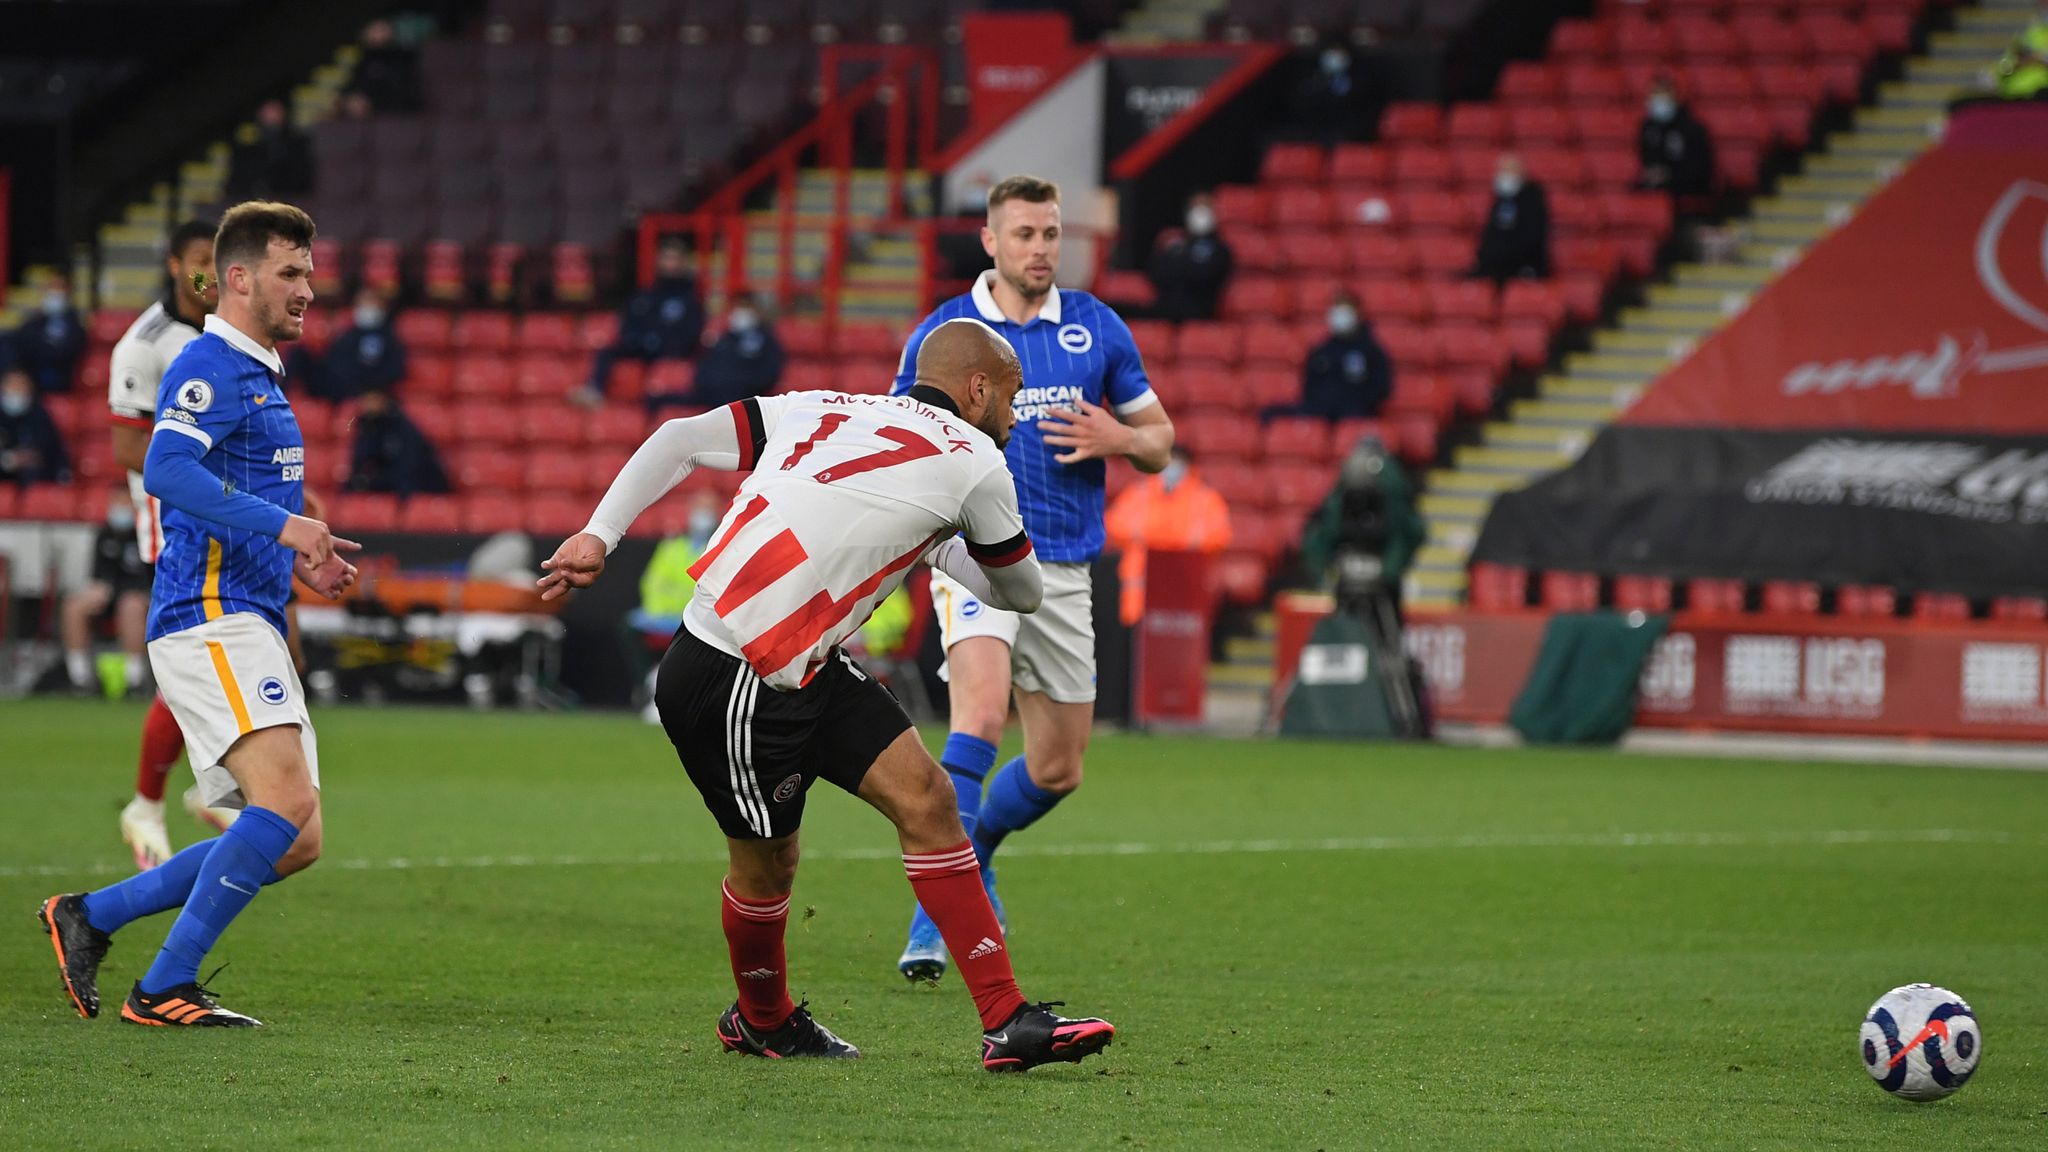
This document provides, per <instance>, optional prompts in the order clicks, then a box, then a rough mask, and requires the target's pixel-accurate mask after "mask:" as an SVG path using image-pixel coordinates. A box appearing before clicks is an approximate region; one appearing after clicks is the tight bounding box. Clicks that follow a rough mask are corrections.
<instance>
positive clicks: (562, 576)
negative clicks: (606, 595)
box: [535, 532, 604, 600]
mask: <svg viewBox="0 0 2048 1152" xmlns="http://www.w3.org/2000/svg"><path fill="white" fill-rule="evenodd" d="M540 566H541V568H542V569H543V570H544V571H546V572H547V575H545V576H542V577H541V578H540V579H539V580H537V581H535V583H537V584H539V585H540V598H541V599H543V600H557V599H560V598H561V597H563V596H567V595H568V594H569V589H571V588H588V587H590V586H591V585H592V584H595V583H596V582H597V576H598V573H600V572H603V571H604V541H602V540H599V539H598V538H597V537H595V536H592V535H591V534H590V533H588V532H578V533H577V534H575V535H574V536H571V537H569V538H568V539H567V540H564V541H562V546H561V547H560V548H557V549H555V554H554V555H553V556H550V557H548V558H547V559H546V560H543V561H541V564H540Z"/></svg>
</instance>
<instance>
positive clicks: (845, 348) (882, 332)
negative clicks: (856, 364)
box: [833, 324, 906, 375]
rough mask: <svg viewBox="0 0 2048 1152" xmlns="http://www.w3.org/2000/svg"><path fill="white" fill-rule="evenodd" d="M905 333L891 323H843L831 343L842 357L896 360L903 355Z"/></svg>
mask: <svg viewBox="0 0 2048 1152" xmlns="http://www.w3.org/2000/svg"><path fill="white" fill-rule="evenodd" d="M905 335H906V333H904V332H900V331H898V330H897V329H896V327H895V326H894V325H891V324H845V325H841V326H840V329H839V335H838V338H837V339H836V340H834V342H833V344H834V347H835V348H836V349H837V350H838V353H839V355H840V356H841V357H843V358H848V359H857V358H867V359H873V360H889V361H896V360H900V359H901V358H902V356H903V338H904V336H905ZM892 375H893V373H892Z"/></svg>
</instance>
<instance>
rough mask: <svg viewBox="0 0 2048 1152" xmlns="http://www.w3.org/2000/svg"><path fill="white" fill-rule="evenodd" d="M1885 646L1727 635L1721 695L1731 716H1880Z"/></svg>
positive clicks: (1838, 639) (1853, 640)
mask: <svg viewBox="0 0 2048 1152" xmlns="http://www.w3.org/2000/svg"><path fill="white" fill-rule="evenodd" d="M1884 669H1885V649H1884V641H1882V640H1876V639H1869V638H1862V637H1855V636H1812V637H1808V638H1807V639H1806V641H1805V642H1804V643H1803V644H1802V643H1801V642H1800V640H1799V639H1798V638H1797V637H1792V636H1730V637H1729V638H1728V646H1727V648H1726V650H1725V654H1724V656H1723V666H1722V670H1721V671H1722V692H1723V695H1724V696H1725V698H1726V699H1725V704H1726V707H1727V709H1728V711H1729V712H1730V713H1732V714H1735V715H1778V716H1824V717H1846V718H1870V717H1875V716H1879V715H1881V714H1882V713H1883V711H1884V686H1885V672H1884Z"/></svg>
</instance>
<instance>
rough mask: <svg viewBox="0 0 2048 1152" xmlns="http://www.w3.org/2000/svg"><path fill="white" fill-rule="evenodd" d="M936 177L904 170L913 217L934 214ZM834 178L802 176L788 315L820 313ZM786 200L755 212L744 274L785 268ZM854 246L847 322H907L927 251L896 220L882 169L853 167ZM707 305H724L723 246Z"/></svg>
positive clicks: (765, 279) (773, 275) (846, 276)
mask: <svg viewBox="0 0 2048 1152" xmlns="http://www.w3.org/2000/svg"><path fill="white" fill-rule="evenodd" d="M929 183H930V182H929V181H928V180H927V179H926V178H925V176H924V173H922V172H917V171H914V170H913V171H906V172H905V173H904V174H903V188H904V196H905V198H906V200H907V201H908V203H907V204H906V206H905V207H906V210H907V211H908V213H909V214H910V215H911V216H924V215H928V214H929V212H930V208H931V204H930V194H929V191H928V187H929ZM834 184H835V176H834V174H833V173H832V172H831V171H830V170H828V169H822V168H807V169H804V170H803V172H802V173H801V174H800V175H799V176H798V178H797V186H796V216H797V220H796V224H795V230H794V235H793V237H792V244H791V249H792V259H791V280H792V282H793V285H794V288H795V295H794V297H793V299H792V307H790V308H789V309H788V310H786V312H785V314H786V315H796V316H807V315H815V314H816V313H817V312H818V311H819V310H820V295H821V290H822V286H823V281H824V279H825V262H826V254H827V249H828V247H829V245H830V239H831V233H832V228H833V221H834V219H835V217H834V197H835V195H836V190H835V187H834ZM780 220H781V201H780V199H779V198H777V199H776V200H775V201H774V202H773V203H771V204H770V206H768V207H767V208H764V209H761V210H758V211H754V212H749V213H748V214H747V220H746V230H747V233H746V235H747V258H746V275H745V279H746V280H748V281H749V282H750V283H753V284H757V285H766V284H772V283H774V282H775V281H776V280H778V279H779V278H780V276H781V271H782V255H781V253H782V244H781V231H780ZM847 220H848V224H849V232H850V236H849V247H850V251H849V254H848V259H847V262H846V266H845V267H844V268H843V269H842V271H841V275H842V277H843V284H844V287H843V289H842V290H841V292H840V297H839V310H840V318H841V320H842V322H847V323H888V324H898V325H902V326H905V327H907V326H908V325H910V324H911V323H912V322H914V321H915V320H916V319H917V318H918V315H919V308H920V305H921V304H922V293H923V287H924V286H923V281H922V275H921V268H922V260H923V254H922V253H923V250H922V248H921V247H920V245H919V242H918V239H917V237H916V235H915V234H914V233H912V232H910V231H909V230H908V229H907V228H906V227H904V226H902V225H901V224H900V223H891V222H890V211H889V176H888V173H887V172H886V171H884V170H881V169H875V168H859V169H855V170H854V171H853V173H852V177H851V181H850V187H849V189H848V198H847ZM710 267H711V275H710V277H709V278H708V281H707V283H708V287H709V291H708V292H707V298H706V304H707V306H708V307H709V308H710V309H711V310H712V311H713V312H714V313H716V312H718V311H719V310H720V309H722V307H723V305H724V293H723V285H724V284H725V282H726V276H725V271H726V258H725V253H724V252H723V251H720V252H719V253H718V254H717V255H715V256H713V257H712V259H711V262H710Z"/></svg>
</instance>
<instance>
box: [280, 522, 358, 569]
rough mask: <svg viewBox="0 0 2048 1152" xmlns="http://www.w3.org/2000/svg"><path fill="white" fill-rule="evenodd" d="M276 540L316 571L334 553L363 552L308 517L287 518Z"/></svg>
mask: <svg viewBox="0 0 2048 1152" xmlns="http://www.w3.org/2000/svg"><path fill="white" fill-rule="evenodd" d="M277 540H278V543H280V544H283V545H284V546H285V547H287V548H290V549H291V550H292V551H294V552H297V553H298V554H299V555H300V557H302V558H303V559H304V560H305V561H306V563H308V564H310V565H312V566H313V567H314V568H316V569H318V568H320V567H321V566H323V565H325V564H326V563H327V562H328V561H330V560H333V559H334V554H335V553H336V552H360V551H362V550H363V546H362V545H361V544H358V543H356V542H355V541H353V540H344V539H342V538H341V537H339V536H336V535H335V534H334V533H332V532H330V531H328V529H327V525H325V524H323V523H321V522H320V521H318V520H315V519H313V518H311V517H309V516H291V517H287V518H286V520H285V522H284V531H282V532H279V533H278V534H277Z"/></svg>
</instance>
